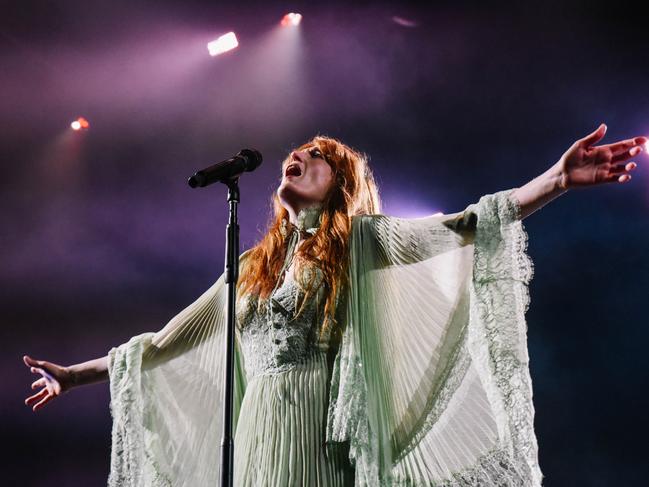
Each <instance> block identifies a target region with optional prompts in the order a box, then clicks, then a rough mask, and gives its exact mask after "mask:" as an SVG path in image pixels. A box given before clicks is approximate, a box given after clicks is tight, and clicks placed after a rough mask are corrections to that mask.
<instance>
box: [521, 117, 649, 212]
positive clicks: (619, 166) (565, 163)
mask: <svg viewBox="0 0 649 487" xmlns="http://www.w3.org/2000/svg"><path fill="white" fill-rule="evenodd" d="M605 134H606V125H604V124H601V125H600V126H599V128H598V129H597V130H595V132H593V133H592V134H590V135H587V136H586V137H584V138H583V139H579V140H577V141H576V142H575V143H574V144H572V146H571V147H570V149H568V150H567V151H566V153H565V154H564V155H563V156H561V159H559V161H558V162H557V163H556V164H554V165H553V166H552V167H551V168H550V169H548V170H547V171H545V172H544V173H543V174H541V175H540V176H538V177H537V178H534V179H533V180H532V181H530V182H529V183H527V184H525V185H524V186H521V187H520V188H517V189H515V190H514V191H513V192H512V195H511V196H512V198H515V199H516V200H517V201H518V203H519V204H520V207H521V218H525V217H527V216H529V215H531V214H532V213H534V212H535V211H536V210H538V209H539V208H541V207H542V206H544V205H545V204H546V203H549V202H550V201H552V200H553V199H554V198H556V197H557V196H559V195H561V194H563V193H565V192H566V191H568V190H569V189H573V188H578V187H586V186H595V185H599V184H604V183H615V182H617V183H626V182H627V181H629V180H631V174H630V173H631V171H633V170H634V169H635V168H636V167H637V164H636V163H635V162H628V161H629V159H631V158H632V157H635V156H637V155H638V154H640V153H641V152H642V151H643V150H644V149H645V147H644V145H645V144H646V143H647V140H648V139H647V138H646V137H634V138H632V139H627V140H622V141H620V142H614V143H612V144H605V145H600V146H595V144H596V143H597V142H599V141H600V140H602V138H604V135H605Z"/></svg>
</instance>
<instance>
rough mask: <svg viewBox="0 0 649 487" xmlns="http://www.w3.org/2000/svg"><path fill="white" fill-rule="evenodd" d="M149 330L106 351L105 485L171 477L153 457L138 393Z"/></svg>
mask: <svg viewBox="0 0 649 487" xmlns="http://www.w3.org/2000/svg"><path fill="white" fill-rule="evenodd" d="M153 335H154V334H153V333H144V334H142V335H138V336H135V337H133V338H131V339H130V340H129V341H128V342H127V343H125V344H123V345H121V346H119V347H118V348H113V349H112V350H111V351H110V352H109V353H108V374H109V377H110V395H111V403H110V412H111V415H112V417H113V429H112V445H113V446H112V451H111V458H110V475H109V477H108V486H109V487H139V486H141V485H142V483H143V482H144V480H146V481H147V484H146V485H149V486H151V487H171V481H170V480H169V478H168V477H167V476H166V475H165V474H164V473H163V470H162V469H161V468H160V465H158V463H157V462H156V461H155V459H154V457H153V455H152V453H151V451H152V449H151V448H150V446H151V443H152V442H153V441H154V439H153V438H150V437H149V438H147V433H146V431H145V428H144V424H145V422H144V420H145V418H146V417H147V411H146V405H145V401H144V399H143V394H142V383H141V378H142V374H141V366H142V353H143V351H144V349H145V347H146V346H147V345H148V344H149V343H150V342H151V339H152V338H153Z"/></svg>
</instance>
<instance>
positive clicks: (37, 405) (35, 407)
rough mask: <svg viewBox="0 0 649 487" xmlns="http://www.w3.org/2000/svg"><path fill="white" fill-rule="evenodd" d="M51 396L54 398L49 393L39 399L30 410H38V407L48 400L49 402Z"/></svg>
mask: <svg viewBox="0 0 649 487" xmlns="http://www.w3.org/2000/svg"><path fill="white" fill-rule="evenodd" d="M53 398H54V396H52V395H51V394H48V395H47V396H45V397H44V398H43V399H41V401H40V402H39V403H38V404H36V405H35V406H34V407H33V408H32V410H33V411H38V410H39V409H40V408H42V407H43V406H45V405H46V404H47V403H48V402H50V401H51V400H52V399H53Z"/></svg>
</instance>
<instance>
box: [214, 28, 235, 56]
mask: <svg viewBox="0 0 649 487" xmlns="http://www.w3.org/2000/svg"><path fill="white" fill-rule="evenodd" d="M238 45H239V41H238V40H237V36H236V35H235V34H234V32H228V33H227V34H223V35H222V36H221V37H219V38H218V39H217V40H215V41H212V42H209V43H208V44H207V50H208V51H209V53H210V56H218V55H219V54H222V53H224V52H227V51H231V50H232V49H234V48H235V47H237V46H238Z"/></svg>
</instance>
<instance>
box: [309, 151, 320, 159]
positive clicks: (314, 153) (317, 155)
mask: <svg viewBox="0 0 649 487" xmlns="http://www.w3.org/2000/svg"><path fill="white" fill-rule="evenodd" d="M309 154H310V155H311V157H322V152H320V149H311V150H310V151H309Z"/></svg>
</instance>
